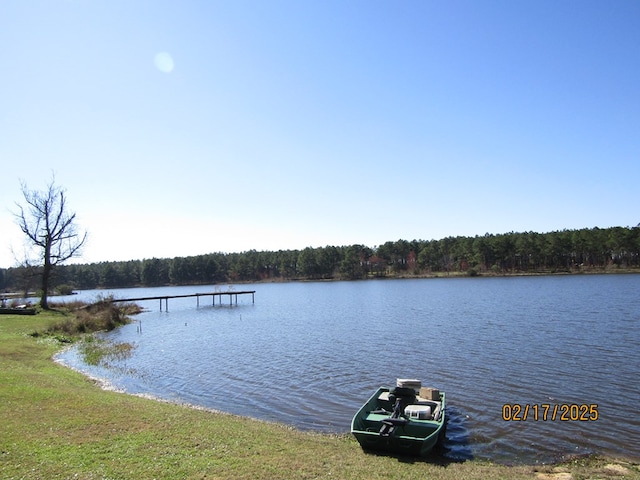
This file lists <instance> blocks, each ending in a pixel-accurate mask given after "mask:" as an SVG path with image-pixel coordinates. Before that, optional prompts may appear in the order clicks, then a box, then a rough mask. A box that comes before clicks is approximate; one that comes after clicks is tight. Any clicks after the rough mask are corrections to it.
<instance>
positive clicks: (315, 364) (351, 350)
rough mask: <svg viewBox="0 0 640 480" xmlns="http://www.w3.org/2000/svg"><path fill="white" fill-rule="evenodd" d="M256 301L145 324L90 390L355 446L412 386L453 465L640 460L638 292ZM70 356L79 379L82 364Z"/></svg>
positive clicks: (479, 285) (531, 281)
mask: <svg viewBox="0 0 640 480" xmlns="http://www.w3.org/2000/svg"><path fill="white" fill-rule="evenodd" d="M186 288H187V287H180V288H179V289H178V290H177V292H178V293H184V291H185V289H186ZM207 288H209V289H210V290H212V289H213V287H201V290H200V291H206V290H207ZM251 289H255V290H257V291H258V293H257V294H256V303H255V304H251V303H242V301H240V302H239V305H238V306H237V307H229V306H216V307H211V306H207V307H201V308H195V305H194V302H189V299H183V300H180V301H176V302H174V303H172V304H171V310H170V312H158V311H149V312H147V313H145V314H143V315H141V316H139V318H138V319H139V320H140V322H141V325H142V326H143V328H142V333H141V332H139V330H138V329H137V325H129V326H126V327H123V328H121V329H119V330H117V331H116V332H112V333H111V334H109V335H108V336H107V337H109V338H112V339H114V340H115V341H120V342H122V341H127V342H134V343H135V344H136V352H135V354H134V355H133V357H132V358H130V359H128V360H127V361H126V365H121V366H119V367H121V368H114V369H112V370H102V371H95V370H93V371H92V374H93V375H94V376H96V375H97V376H102V377H104V378H107V379H108V380H109V381H110V382H111V383H113V384H114V385H116V386H118V388H122V389H126V390H128V391H131V392H134V393H145V394H151V395H155V396H158V397H162V398H167V399H171V400H175V401H179V402H189V403H193V404H198V405H202V406H204V407H209V408H214V409H217V410H224V411H228V412H231V413H235V414H240V415H246V416H251V417H256V418H261V419H266V420H272V421H278V422H284V423H288V424H291V425H294V426H296V427H298V428H301V429H309V430H320V431H326V432H346V431H348V428H349V424H350V420H351V416H352V415H353V414H354V413H355V411H356V410H357V409H358V408H359V406H360V405H361V404H362V402H363V401H364V400H365V399H366V398H368V396H369V395H370V394H371V392H372V391H373V390H374V389H375V388H377V387H378V386H380V385H388V384H390V383H393V382H394V381H395V379H396V378H398V377H415V378H420V379H422V381H423V383H424V384H425V385H427V386H435V387H438V388H440V389H442V390H444V391H446V392H447V398H448V402H449V406H448V408H447V413H448V416H449V424H448V428H447V437H446V441H445V443H444V446H443V448H444V451H445V453H444V454H445V456H448V457H449V458H451V459H454V460H465V459H468V458H472V457H480V458H487V459H491V460H494V461H498V462H504V463H520V462H526V463H540V462H549V461H555V460H559V459H562V458H564V457H566V456H568V455H574V454H581V453H591V452H597V453H603V454H609V455H626V456H629V457H631V458H636V459H637V458H640V444H639V441H638V439H639V438H640V422H639V421H638V419H637V418H638V417H637V413H636V412H635V404H636V403H637V400H638V398H640V391H639V384H638V382H637V375H638V371H640V348H639V347H640V335H639V333H638V332H639V329H638V323H639V319H640V301H637V300H635V299H636V298H637V292H638V291H640V276H635V275H633V276H632V275H627V276H623V275H607V276H584V277H543V278H510V279H500V278H498V279H483V278H479V279H438V280H404V281H371V282H336V283H302V284H297V283H292V284H260V285H256V286H255V287H251ZM163 291H164V292H165V293H163V294H170V293H166V292H170V290H167V289H165V290H163ZM175 291H176V290H174V292H175ZM128 294H129V295H130V292H129V293H128ZM144 295H153V293H152V290H151V289H148V290H147V291H146V292H144ZM144 295H143V294H142V293H141V294H140V295H139V296H144ZM123 296H124V295H123ZM249 302H250V301H249ZM153 307H156V308H157V306H155V304H154V305H152V306H150V308H153ZM61 356H62V357H64V358H65V359H66V360H67V361H68V363H72V364H73V363H74V362H75V365H76V366H78V367H82V366H81V365H79V364H78V363H79V361H78V359H77V356H76V357H74V355H73V353H72V352H66V353H64V354H62V355H61ZM116 367H118V366H117V365H116ZM124 367H126V368H124ZM125 371H130V372H135V374H134V375H129V376H127V375H126V374H124V373H123V372H125ZM505 403H508V404H519V405H525V404H530V405H533V404H544V403H548V404H552V405H553V404H563V403H566V404H573V403H575V404H597V405H598V408H599V413H600V418H599V419H598V420H597V421H595V422H579V421H576V422H560V421H526V422H514V421H505V420H503V418H502V413H503V410H502V409H503V405H504V404H505Z"/></svg>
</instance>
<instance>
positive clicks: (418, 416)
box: [404, 405, 431, 420]
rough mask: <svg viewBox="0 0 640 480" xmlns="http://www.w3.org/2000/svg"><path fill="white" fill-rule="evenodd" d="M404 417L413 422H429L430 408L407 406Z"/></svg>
mask: <svg viewBox="0 0 640 480" xmlns="http://www.w3.org/2000/svg"><path fill="white" fill-rule="evenodd" d="M404 415H405V416H406V417H408V418H410V419H411V418H413V419H415V420H431V406H429V405H407V406H406V408H405V409H404Z"/></svg>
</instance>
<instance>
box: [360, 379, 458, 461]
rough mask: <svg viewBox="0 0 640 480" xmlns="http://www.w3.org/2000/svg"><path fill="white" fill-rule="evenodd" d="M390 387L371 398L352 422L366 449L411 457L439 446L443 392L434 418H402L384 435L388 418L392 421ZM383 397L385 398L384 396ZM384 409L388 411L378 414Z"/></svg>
mask: <svg viewBox="0 0 640 480" xmlns="http://www.w3.org/2000/svg"><path fill="white" fill-rule="evenodd" d="M388 392H389V389H388V388H384V387H380V388H379V389H378V390H377V391H376V392H375V393H374V394H373V395H372V396H371V398H369V400H368V401H367V402H366V403H365V404H364V405H363V406H362V407H361V408H360V410H358V412H357V413H356V414H355V415H354V417H353V420H352V421H351V433H352V434H353V435H354V436H355V437H356V439H357V440H358V443H359V444H360V446H361V447H362V448H363V449H364V450H372V451H381V452H389V453H397V454H402V455H411V456H425V455H427V454H428V453H429V452H431V450H432V449H433V447H435V446H436V444H437V443H438V440H439V439H440V437H441V435H442V434H444V425H445V421H446V420H445V411H444V407H445V394H444V392H440V400H439V401H438V402H431V403H432V404H433V405H434V406H435V405H436V404H437V408H438V412H437V413H436V414H435V415H434V417H435V418H432V419H428V420H423V419H416V418H406V417H404V418H400V419H399V420H398V421H397V422H396V423H397V427H396V428H395V429H393V433H392V434H390V435H383V434H381V430H382V429H383V425H384V423H383V422H385V421H387V422H389V421H390V420H389V418H390V415H389V412H390V409H391V408H392V405H390V403H389V401H388V400H386V399H385V398H384V397H385V393H388ZM381 397H382V398H381ZM382 409H384V410H385V411H386V412H387V413H378V412H380V410H382Z"/></svg>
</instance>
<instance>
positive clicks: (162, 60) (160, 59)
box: [153, 52, 175, 73]
mask: <svg viewBox="0 0 640 480" xmlns="http://www.w3.org/2000/svg"><path fill="white" fill-rule="evenodd" d="M153 63H154V64H155V66H156V68H157V69H158V70H160V71H161V72H164V73H171V72H172V71H173V67H174V66H175V65H174V63H173V57H172V56H171V55H170V54H169V53H167V52H160V53H156V56H155V57H154V58H153Z"/></svg>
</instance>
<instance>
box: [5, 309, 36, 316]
mask: <svg viewBox="0 0 640 480" xmlns="http://www.w3.org/2000/svg"><path fill="white" fill-rule="evenodd" d="M35 314H36V310H35V308H0V315H35Z"/></svg>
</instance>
